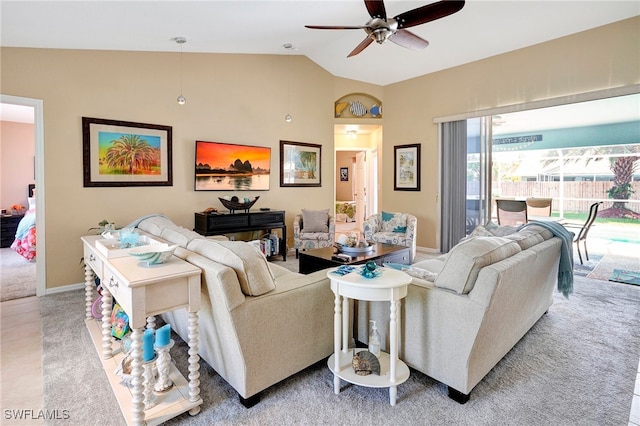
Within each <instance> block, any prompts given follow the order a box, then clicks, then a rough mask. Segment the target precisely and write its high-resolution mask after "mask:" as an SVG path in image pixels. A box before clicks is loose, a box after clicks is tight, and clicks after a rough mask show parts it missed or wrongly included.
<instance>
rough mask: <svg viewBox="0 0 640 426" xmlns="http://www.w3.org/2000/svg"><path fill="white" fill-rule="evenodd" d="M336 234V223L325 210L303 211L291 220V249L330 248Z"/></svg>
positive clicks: (297, 250) (327, 210)
mask: <svg viewBox="0 0 640 426" xmlns="http://www.w3.org/2000/svg"><path fill="white" fill-rule="evenodd" d="M335 234H336V221H335V219H334V218H333V217H332V216H330V215H329V209H326V210H305V209H302V214H298V215H296V217H295V218H294V219H293V247H294V248H295V249H296V259H297V258H298V253H299V250H306V249H314V248H321V247H330V246H332V245H333V242H334V237H335Z"/></svg>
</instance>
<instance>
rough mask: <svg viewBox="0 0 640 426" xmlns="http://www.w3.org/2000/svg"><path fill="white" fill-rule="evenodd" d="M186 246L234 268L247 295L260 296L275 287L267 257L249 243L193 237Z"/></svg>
mask: <svg viewBox="0 0 640 426" xmlns="http://www.w3.org/2000/svg"><path fill="white" fill-rule="evenodd" d="M187 248H188V249H189V250H192V251H194V252H196V253H198V254H201V255H203V256H205V257H208V258H209V259H211V260H213V261H216V262H218V263H221V264H223V265H225V266H228V267H230V268H232V269H233V270H235V272H236V275H237V276H238V281H239V282H240V288H241V289H242V292H243V293H244V294H246V295H247V296H260V295H262V294H265V293H268V292H270V291H271V290H274V289H275V288H276V284H275V280H274V278H273V275H272V274H271V269H269V265H268V264H267V259H266V258H265V257H264V256H263V255H262V253H260V250H258V249H256V248H255V247H254V246H252V245H251V244H247V243H246V242H244V241H213V240H205V239H195V240H192V241H191V242H190V243H189V245H188V246H187Z"/></svg>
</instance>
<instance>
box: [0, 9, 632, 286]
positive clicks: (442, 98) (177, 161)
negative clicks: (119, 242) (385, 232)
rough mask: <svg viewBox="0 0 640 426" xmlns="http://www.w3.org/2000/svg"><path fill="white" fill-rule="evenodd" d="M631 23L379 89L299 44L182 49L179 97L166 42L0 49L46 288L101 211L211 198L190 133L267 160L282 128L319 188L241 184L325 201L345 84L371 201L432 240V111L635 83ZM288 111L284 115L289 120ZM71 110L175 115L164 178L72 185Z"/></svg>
mask: <svg viewBox="0 0 640 426" xmlns="http://www.w3.org/2000/svg"><path fill="white" fill-rule="evenodd" d="M639 26H640V18H634V19H630V20H626V21H622V22H619V23H616V24H612V25H609V26H606V27H603V28H599V29H595V30H591V31H587V32H585V33H581V34H577V35H573V36H570V37H565V38H562V39H558V40H555V41H551V42H548V43H543V44H540V45H537V46H533V47H530V48H527V49H522V50H518V51H515V52H511V53H508V54H504V55H500V56H496V57H493V58H489V59H486V60H483V61H478V62H475V63H472V64H468V65H465V66H461V67H457V68H453V69H449V70H445V71H442V72H438V73H434V74H430V75H427V76H423V77H420V78H416V79H412V80H408V81H405V82H401V83H397V84H393V85H389V86H386V87H384V88H382V87H377V86H373V85H370V84H365V83H361V82H357V81H352V80H346V79H342V78H335V77H333V76H331V75H330V74H328V73H327V72H326V71H324V70H322V69H321V68H319V67H318V66H317V65H315V64H314V63H313V62H311V61H310V60H308V59H306V58H304V57H300V56H292V57H291V58H290V59H291V60H289V57H288V56H285V55H279V56H258V55H222V54H219V55H214V54H184V84H183V93H184V95H185V96H186V97H187V104H186V105H184V106H182V107H180V106H178V105H177V103H176V101H175V98H176V97H177V95H178V94H179V93H178V92H179V78H178V76H179V56H178V54H175V53H151V52H111V51H68V50H44V49H19V48H3V49H2V50H1V51H0V54H1V58H0V59H1V67H2V69H1V73H0V75H1V81H0V84H1V86H0V87H1V88H2V93H3V94H6V95H14V96H23V97H29V98H35V99H42V100H43V102H44V124H45V129H44V135H45V155H44V156H45V170H46V180H47V182H46V186H45V187H46V197H47V205H46V231H47V235H46V239H47V247H46V256H47V288H53V287H58V286H62V285H66V284H72V283H78V282H81V281H82V280H83V275H82V270H81V268H80V265H79V260H80V258H81V256H82V252H81V246H80V243H79V237H80V236H81V235H83V234H86V233H87V229H88V228H90V227H93V226H95V225H96V224H97V222H99V221H100V220H102V219H103V218H107V219H109V220H112V221H115V222H116V224H117V225H120V226H123V225H125V224H127V223H128V222H129V221H131V220H132V219H134V218H136V217H139V216H141V215H144V214H148V213H151V212H162V213H164V214H166V215H168V216H170V217H171V218H172V219H173V220H175V221H176V222H177V223H179V224H182V225H184V226H186V227H192V226H193V212H195V211H199V210H202V209H204V208H205V207H208V206H217V207H221V205H220V204H219V202H218V201H217V196H218V195H224V194H220V193H215V192H211V193H210V192H197V193H196V192H194V191H193V158H194V153H193V146H194V140H196V139H205V140H213V141H221V142H229V143H248V144H253V145H264V146H270V147H271V148H272V164H271V166H272V168H273V170H274V171H276V170H279V169H278V167H279V163H278V161H279V160H278V159H279V152H278V151H279V140H281V139H284V140H291V141H301V142H310V143H318V144H321V145H322V147H323V155H322V172H323V173H322V187H321V188H280V187H279V181H278V178H275V179H273V180H272V184H271V190H270V191H268V192H261V193H256V194H250V195H260V197H261V198H260V201H259V204H258V205H257V207H271V208H283V209H286V210H287V212H288V213H287V221H288V222H289V224H291V222H292V220H293V215H294V214H295V213H296V212H297V211H299V210H300V209H301V208H302V207H303V206H304V207H307V208H321V207H322V208H326V207H327V206H332V205H333V201H334V170H335V169H334V164H333V159H334V156H333V149H334V132H333V125H334V123H341V124H344V123H342V122H341V121H340V120H339V119H334V118H333V113H332V112H333V102H334V100H335V99H337V98H339V97H341V96H343V95H345V94H347V93H352V92H366V93H369V94H370V95H372V96H375V97H377V98H379V99H381V100H382V101H383V114H384V115H383V116H384V122H383V123H382V122H380V120H376V123H379V124H383V125H384V141H385V143H384V144H383V143H382V142H381V141H382V130H380V132H378V133H377V135H376V144H379V145H380V147H381V149H380V148H379V153H378V156H379V161H380V163H381V170H380V173H379V182H380V193H379V198H380V200H381V204H380V205H379V209H387V210H392V211H406V212H411V213H413V214H415V215H416V216H417V217H418V221H419V226H418V240H417V243H418V245H419V246H424V247H436V240H435V233H436V227H437V204H436V203H437V193H438V188H437V170H438V164H437V128H436V126H435V125H434V124H433V118H434V117H436V116H443V115H448V114H454V113H462V112H468V111H476V110H482V109H486V108H491V107H497V106H502V105H509V104H517V103H522V102H528V101H532V100H540V99H548V98H553V97H558V96H566V95H571V94H577V93H583V92H589V91H593V90H600V89H606V88H612V87H618V86H624V85H630V84H634V83H638V82H639V81H640V70H639V68H638V64H639V63H640V57H639V55H640V53H639V52H640V48H639V41H638V27H639ZM289 67H290V68H289ZM289 71H291V81H290V83H291V106H290V107H288V105H287V98H288V97H287V96H286V95H287V93H286V87H287V75H288V72H289ZM363 72H366V71H364V70H363ZM383 95H384V96H383ZM288 111H289V112H290V113H291V115H293V118H294V121H293V122H292V123H289V124H286V123H285V122H284V115H285V114H286V113H287V112H288ZM82 116H88V117H100V118H108V119H115V120H127V121H136V122H143V123H154V124H163V125H171V126H173V166H174V168H173V170H174V185H173V186H172V187H155V188H154V187H149V188H133V187H129V188H83V186H82V132H81V117H82ZM360 120H363V119H360ZM360 120H358V121H355V120H354V122H356V124H359V122H362V123H366V124H370V121H366V120H364V121H360ZM408 143H421V144H422V182H421V186H422V190H421V191H420V192H418V193H415V192H402V191H393V146H394V145H399V144H408Z"/></svg>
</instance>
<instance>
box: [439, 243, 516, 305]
mask: <svg viewBox="0 0 640 426" xmlns="http://www.w3.org/2000/svg"><path fill="white" fill-rule="evenodd" d="M520 251H521V249H520V246H519V245H518V243H516V242H515V241H511V240H508V239H506V238H501V237H472V238H469V239H467V240H465V241H463V242H461V243H460V244H458V245H456V246H454V247H453V248H452V249H451V251H450V252H449V254H448V256H447V257H446V260H445V262H444V265H443V267H442V270H441V271H440V273H439V274H438V277H437V278H436V280H435V282H434V284H435V285H436V286H437V287H441V288H447V289H449V290H453V291H455V292H456V293H459V294H465V293H468V292H470V291H471V289H472V288H473V285H474V284H475V282H476V278H478V274H479V273H480V270H481V269H482V268H484V267H485V266H487V265H491V264H493V263H496V262H499V261H501V260H503V259H506V258H507V257H510V256H513V255H514V254H516V253H518V252H520Z"/></svg>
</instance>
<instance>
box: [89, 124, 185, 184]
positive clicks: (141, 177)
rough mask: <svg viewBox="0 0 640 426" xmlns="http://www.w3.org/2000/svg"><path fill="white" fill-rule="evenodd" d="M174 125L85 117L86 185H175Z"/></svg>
mask: <svg viewBox="0 0 640 426" xmlns="http://www.w3.org/2000/svg"><path fill="white" fill-rule="evenodd" d="M171 137H172V128H171V126H162V125H158V124H146V123H134V122H130V121H116V120H106V119H102V118H90V117H82V142H83V176H84V186H85V187H91V186H103V187H108V186H172V185H173V171H172V152H171Z"/></svg>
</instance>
